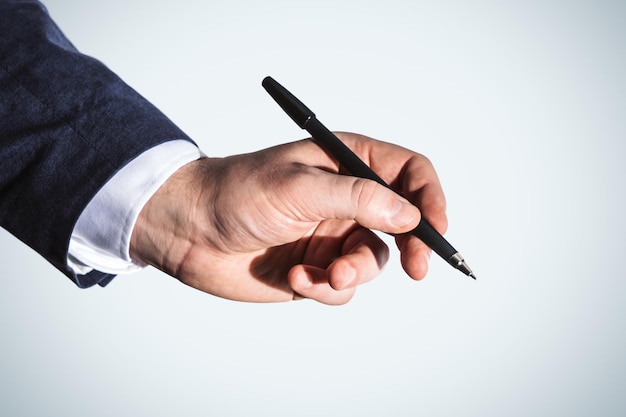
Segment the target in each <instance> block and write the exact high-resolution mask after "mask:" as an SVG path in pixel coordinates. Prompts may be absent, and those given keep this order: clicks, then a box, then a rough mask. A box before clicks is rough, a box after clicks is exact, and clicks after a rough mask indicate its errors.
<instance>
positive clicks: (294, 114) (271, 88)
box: [261, 77, 315, 129]
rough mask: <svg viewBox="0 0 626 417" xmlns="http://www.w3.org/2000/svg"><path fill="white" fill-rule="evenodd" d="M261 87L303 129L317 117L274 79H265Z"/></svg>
mask: <svg viewBox="0 0 626 417" xmlns="http://www.w3.org/2000/svg"><path fill="white" fill-rule="evenodd" d="M261 85H262V86H263V88H265V90H266V91H267V92H268V93H269V95H270V96H272V98H273V99H274V100H275V101H276V103H278V105H279V106H280V107H282V109H283V110H284V111H285V113H287V114H288V115H289V117H291V118H292V119H293V121H294V122H296V124H297V125H298V126H300V128H301V129H304V125H305V124H306V122H308V121H309V120H310V119H312V118H314V117H315V113H313V112H312V111H311V110H310V109H309V108H308V107H307V106H305V105H304V104H303V103H302V102H301V101H300V100H298V99H297V98H296V97H295V96H294V95H293V94H291V93H290V92H289V91H288V90H287V89H286V88H285V87H283V86H282V85H280V84H279V83H278V82H277V81H276V80H274V79H273V78H272V77H265V78H264V79H263V82H262V83H261Z"/></svg>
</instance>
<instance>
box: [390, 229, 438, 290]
mask: <svg viewBox="0 0 626 417" xmlns="http://www.w3.org/2000/svg"><path fill="white" fill-rule="evenodd" d="M403 238H404V239H402V240H399V242H398V247H399V249H400V262H401V264H402V268H403V269H404V271H405V272H406V273H407V274H408V275H409V277H411V278H412V279H413V280H415V281H421V280H422V279H424V278H425V277H426V275H427V274H428V267H429V263H430V254H431V252H432V251H431V249H430V248H429V247H428V246H426V245H425V244H424V243H423V242H422V241H420V240H419V239H417V238H416V237H414V236H403Z"/></svg>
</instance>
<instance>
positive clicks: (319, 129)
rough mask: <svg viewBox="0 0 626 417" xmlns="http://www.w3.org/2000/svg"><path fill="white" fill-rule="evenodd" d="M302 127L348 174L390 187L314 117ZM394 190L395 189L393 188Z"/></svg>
mask: <svg viewBox="0 0 626 417" xmlns="http://www.w3.org/2000/svg"><path fill="white" fill-rule="evenodd" d="M304 129H306V131H307V132H309V133H310V134H311V136H312V137H313V139H315V141H317V142H318V144H319V145H320V146H321V147H322V149H324V150H326V151H327V152H328V153H329V154H331V155H332V156H333V157H334V158H335V159H337V160H338V161H339V163H340V164H341V165H343V166H344V168H345V169H346V170H348V172H350V174H352V175H353V176H355V177H359V178H366V179H368V180H372V181H376V182H377V183H379V184H380V185H382V186H384V187H387V188H389V189H390V190H391V189H392V188H391V187H390V186H389V184H387V183H386V182H385V181H384V180H383V179H382V178H380V177H379V176H378V175H377V174H376V173H375V172H374V171H372V169H371V168H370V167H369V166H368V165H367V164H366V163H365V162H363V161H362V160H361V159H360V158H359V157H358V156H356V155H355V154H354V152H352V150H351V149H350V148H348V147H347V146H346V144H345V143H343V142H342V141H341V140H339V138H338V137H337V136H336V135H335V134H334V133H333V132H331V131H330V130H328V128H327V127H326V126H324V125H323V124H322V123H321V122H320V121H319V120H317V119H316V118H315V117H313V118H311V119H309V120H307V122H306V123H305V124H304ZM394 191H395V190H394Z"/></svg>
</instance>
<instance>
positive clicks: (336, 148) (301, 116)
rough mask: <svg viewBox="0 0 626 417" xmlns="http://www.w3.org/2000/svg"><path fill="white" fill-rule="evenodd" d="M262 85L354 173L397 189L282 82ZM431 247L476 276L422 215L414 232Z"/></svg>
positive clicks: (459, 268) (464, 271)
mask: <svg viewBox="0 0 626 417" xmlns="http://www.w3.org/2000/svg"><path fill="white" fill-rule="evenodd" d="M262 85H263V87H264V88H265V90H266V91H267V92H268V93H269V95H270V96H272V98H273V99H274V100H275V101H276V102H277V103H278V105H279V106H280V107H282V109H283V110H284V111H285V112H286V113H287V114H288V115H289V117H291V118H292V119H293V121H294V122H296V124H297V125H298V126H300V128H302V129H305V130H306V131H307V132H309V133H310V134H311V136H312V137H313V139H314V140H315V141H316V142H317V143H318V145H320V146H321V147H322V148H324V149H326V150H327V151H328V152H329V153H330V154H331V155H333V156H334V157H335V158H337V160H338V161H339V163H340V164H341V165H343V166H344V167H345V168H346V169H347V170H348V172H350V173H351V174H352V175H354V176H355V177H360V178H366V179H370V180H373V181H376V182H377V183H379V184H380V185H383V186H385V187H387V188H389V189H390V190H392V191H394V192H395V190H393V189H392V188H391V187H390V186H389V185H388V184H387V183H386V182H385V181H383V179H382V178H380V177H379V176H378V175H377V174H376V173H375V172H374V171H372V169H371V168H370V167H369V166H367V164H366V163H365V162H363V161H362V160H361V159H360V158H359V157H358V156H356V154H355V153H354V152H352V151H351V150H350V148H348V147H347V146H346V145H345V144H344V143H343V142H342V141H341V140H340V139H339V138H338V137H337V136H336V135H335V134H334V133H332V132H331V131H330V130H328V129H327V128H326V127H325V126H324V125H323V124H322V123H321V122H320V121H319V120H317V118H316V117H315V113H313V112H312V111H311V110H309V108H308V107H306V106H305V105H304V104H303V103H302V102H301V101H300V100H298V99H297V98H296V97H295V96H294V95H293V94H291V93H290V92H289V91H287V89H286V88H285V87H283V86H282V85H280V84H279V83H278V82H277V81H276V80H274V79H273V78H272V77H265V79H263V82H262ZM410 233H411V234H413V235H414V236H417V237H418V238H419V239H420V240H421V241H422V242H424V243H425V244H426V245H428V247H430V248H431V249H432V250H433V251H434V252H435V253H437V255H439V256H441V257H442V258H443V259H445V260H446V261H448V263H449V264H450V265H452V266H453V267H454V268H456V269H458V270H459V271H461V272H463V273H464V274H465V275H467V276H469V277H471V278H474V279H476V276H475V275H474V273H473V272H472V270H471V269H470V267H469V266H468V265H467V263H466V262H465V260H464V259H463V257H462V256H461V254H460V253H459V252H458V251H457V250H456V249H454V248H453V247H452V245H451V244H450V243H448V241H447V240H446V239H444V237H443V236H441V234H439V232H437V231H436V230H435V228H434V227H433V226H432V225H431V224H430V223H428V221H426V219H424V217H422V219H421V220H420V222H419V224H418V225H417V227H415V229H413V230H412V231H411V232H410Z"/></svg>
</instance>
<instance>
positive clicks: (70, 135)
mask: <svg viewBox="0 0 626 417" xmlns="http://www.w3.org/2000/svg"><path fill="white" fill-rule="evenodd" d="M172 139H188V138H187V136H186V135H185V134H184V133H183V132H182V131H181V130H180V129H179V128H177V127H176V126H175V125H174V124H173V123H172V122H171V121H170V120H168V119H167V118H166V117H165V116H164V115H163V114H162V113H161V112H159V111H158V110H157V109H156V108H155V107H153V106H152V105H151V104H150V103H149V102H148V101H146V100H145V99H144V98H142V97H141V96H140V95H139V94H137V93H136V92H135V91H134V90H132V89H131V88H130V87H129V86H127V85H126V84H124V82H122V81H121V80H120V79H119V78H118V77H117V76H116V75H115V74H113V73H112V72H111V71H110V70H108V69H107V68H106V67H105V66H104V65H102V64H101V63H100V62H98V61H96V60H95V59H93V58H90V57H87V56H85V55H82V54H80V53H79V52H78V51H77V50H76V49H75V48H74V47H73V46H72V44H71V43H70V42H69V41H68V40H67V39H66V38H65V36H64V35H63V34H62V33H61V31H60V30H59V28H58V27H57V26H56V25H55V24H54V23H53V22H52V20H51V19H50V17H49V16H48V13H47V11H46V9H45V8H44V6H43V5H41V4H40V3H39V2H36V1H4V0H0V164H1V168H0V225H1V226H2V227H3V228H5V229H7V230H8V231H9V232H10V233H12V234H13V235H14V236H16V237H17V238H19V239H20V240H22V241H23V242H24V243H26V244H27V245H28V246H30V247H31V248H33V249H34V250H36V251H37V252H38V253H39V254H41V255H42V256H44V257H45V258H46V259H47V260H48V261H49V262H51V263H52V264H53V265H54V266H55V267H56V268H57V269H59V270H60V271H62V272H63V273H64V274H65V275H67V276H68V277H70V278H71V279H72V280H73V281H74V282H75V283H76V284H77V285H78V286H79V287H83V288H84V287H89V286H92V285H94V284H98V283H99V284H101V285H103V284H105V283H106V282H108V281H109V280H110V279H112V276H111V275H107V274H104V273H100V272H98V271H93V272H91V273H90V274H87V275H82V276H80V275H79V276H77V275H76V274H74V273H73V271H72V270H71V269H70V268H69V267H68V266H67V251H68V245H69V240H70V236H71V233H72V230H73V228H74V225H75V223H76V221H77V219H78V217H79V216H80V214H81V212H82V210H83V209H84V208H85V206H86V205H87V204H88V203H89V201H90V200H91V198H92V197H93V196H94V195H95V194H96V192H97V191H98V190H99V189H100V188H101V187H102V186H103V185H104V184H105V183H106V181H107V180H108V179H109V178H111V176H113V175H114V174H115V173H116V171H118V170H119V169H120V168H121V167H123V166H124V165H125V164H126V163H127V162H129V161H130V160H132V159H133V158H135V157H136V156H137V155H139V154H140V153H142V152H143V151H145V150H146V149H148V148H151V147H153V146H156V145H158V144H160V143H163V142H165V141H168V140H172ZM102 221H107V220H106V219H102Z"/></svg>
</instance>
